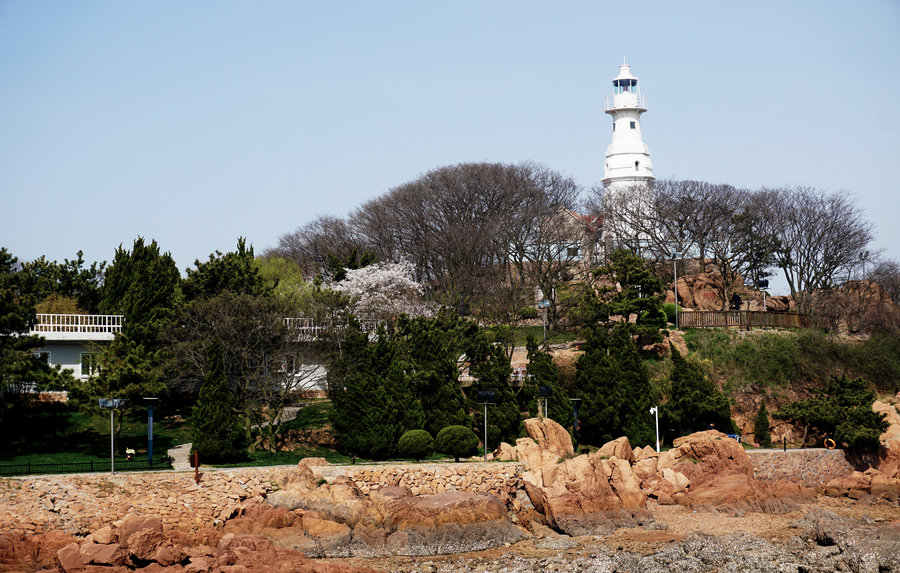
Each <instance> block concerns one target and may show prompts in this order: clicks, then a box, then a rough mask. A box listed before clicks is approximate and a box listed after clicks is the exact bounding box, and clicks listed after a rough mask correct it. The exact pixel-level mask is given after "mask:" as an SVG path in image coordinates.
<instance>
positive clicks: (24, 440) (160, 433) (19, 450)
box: [0, 403, 190, 465]
mask: <svg viewBox="0 0 900 573" xmlns="http://www.w3.org/2000/svg"><path fill="white" fill-rule="evenodd" d="M156 414H157V415H155V416H154V423H153V442H154V443H153V451H154V460H161V459H163V458H165V456H166V451H167V450H168V449H169V448H171V447H173V446H176V445H178V444H182V443H185V442H189V441H190V428H189V425H188V424H187V423H186V422H183V421H174V420H165V419H162V416H159V415H158V414H159V412H158V411H157V412H156ZM146 416H147V414H146V410H136V411H134V412H132V413H130V414H129V415H126V417H125V420H124V421H123V422H122V429H121V430H120V433H119V436H118V439H117V441H116V453H117V456H118V455H124V452H125V449H126V448H133V449H134V450H135V451H136V457H145V456H146V455H147V417H146ZM2 435H3V440H2V442H0V465H3V464H21V463H33V464H38V463H69V462H89V461H108V460H109V449H110V447H109V446H110V440H109V416H108V415H106V414H98V415H89V414H85V413H83V412H79V411H77V410H76V409H75V408H73V407H72V406H69V405H66V404H60V403H42V404H35V405H34V406H32V407H30V408H27V409H24V410H20V411H16V412H14V413H13V414H12V415H10V417H9V418H7V419H6V420H5V421H4V425H3V428H2ZM123 459H124V458H123ZM117 460H118V457H117Z"/></svg>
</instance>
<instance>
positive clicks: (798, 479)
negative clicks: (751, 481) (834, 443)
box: [747, 449, 854, 487]
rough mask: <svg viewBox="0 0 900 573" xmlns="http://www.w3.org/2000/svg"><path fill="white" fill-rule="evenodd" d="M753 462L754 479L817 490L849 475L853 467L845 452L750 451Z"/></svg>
mask: <svg viewBox="0 0 900 573" xmlns="http://www.w3.org/2000/svg"><path fill="white" fill-rule="evenodd" d="M747 453H748V454H749V455H750V461H752V462H753V476H754V477H755V478H756V479H758V480H761V481H778V480H788V481H791V482H793V483H796V484H799V485H802V486H805V487H816V486H820V485H825V484H826V483H828V481H830V480H832V479H834V478H837V477H843V476H846V475H850V473H851V472H853V469H854V468H853V466H852V465H851V464H850V462H849V461H847V457H846V455H845V454H844V452H843V450H824V449H804V450H787V451H780V450H748V451H747Z"/></svg>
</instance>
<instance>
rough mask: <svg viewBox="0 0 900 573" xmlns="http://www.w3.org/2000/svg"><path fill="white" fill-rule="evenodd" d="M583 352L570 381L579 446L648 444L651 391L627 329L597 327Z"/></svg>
mask: <svg viewBox="0 0 900 573" xmlns="http://www.w3.org/2000/svg"><path fill="white" fill-rule="evenodd" d="M583 348H584V349H585V354H584V355H582V356H581V358H579V359H578V363H577V372H576V377H575V382H576V386H577V388H578V391H577V397H578V398H580V399H581V406H580V408H579V428H580V429H579V434H580V435H581V437H582V438H583V441H585V442H588V443H593V444H595V445H602V444H604V443H606V442H608V441H610V440H614V439H616V438H618V437H620V436H623V435H624V436H627V437H628V439H629V441H631V443H632V444H634V445H643V444H651V443H652V442H653V440H654V429H653V422H652V420H651V418H650V415H649V411H650V406H651V405H652V404H653V403H654V398H653V391H652V388H651V386H650V379H649V376H648V375H647V371H646V369H645V368H644V365H643V363H642V362H641V357H640V354H639V353H638V349H637V346H636V345H635V343H634V341H633V339H632V337H631V334H630V333H629V328H628V326H627V325H626V324H624V323H621V324H619V325H617V326H616V327H614V328H613V329H612V330H610V329H609V328H608V327H607V326H604V325H598V326H596V327H594V328H593V329H592V330H591V332H590V334H589V335H588V338H587V341H586V344H585V345H584V347H583Z"/></svg>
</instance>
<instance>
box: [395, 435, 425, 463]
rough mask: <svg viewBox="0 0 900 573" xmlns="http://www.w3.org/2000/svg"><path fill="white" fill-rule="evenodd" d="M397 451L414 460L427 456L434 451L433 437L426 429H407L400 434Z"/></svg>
mask: <svg viewBox="0 0 900 573" xmlns="http://www.w3.org/2000/svg"><path fill="white" fill-rule="evenodd" d="M397 451H398V452H399V453H400V455H401V456H406V457H410V458H413V459H415V460H416V461H418V460H421V459H422V458H427V457H428V456H430V455H431V454H432V453H433V452H434V438H432V437H431V434H429V433H428V432H427V431H426V430H409V431H408V432H406V433H405V434H403V435H402V436H400V440H399V441H398V442H397Z"/></svg>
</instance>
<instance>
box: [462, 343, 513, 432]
mask: <svg viewBox="0 0 900 573" xmlns="http://www.w3.org/2000/svg"><path fill="white" fill-rule="evenodd" d="M470 336H471V338H470V339H469V341H468V348H467V350H466V355H467V356H468V358H469V373H470V374H471V375H472V377H474V378H475V380H476V382H475V383H474V384H473V385H472V386H470V387H469V388H468V389H467V391H466V395H467V396H468V397H469V408H470V409H471V410H472V411H474V412H476V413H481V414H482V415H477V414H476V415H475V426H476V431H477V432H478V435H479V436H483V435H484V414H483V412H484V406H483V405H482V404H481V403H480V402H479V399H478V393H479V392H482V391H489V392H493V393H494V397H493V399H492V400H491V403H490V404H489V405H488V407H487V418H488V431H487V436H488V447H489V448H490V447H494V446H497V445H499V444H500V442H501V441H503V442H515V440H516V438H518V437H519V436H521V435H522V433H523V432H524V426H523V425H522V414H521V412H520V411H519V403H518V401H517V400H516V395H515V393H514V392H513V390H512V387H511V386H510V384H509V379H510V375H511V374H512V367H511V366H510V364H509V358H510V355H509V353H508V351H509V349H510V348H511V345H512V332H511V331H510V330H509V328H508V327H499V328H497V327H495V328H479V329H477V330H474V331H472V332H470Z"/></svg>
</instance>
